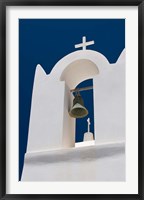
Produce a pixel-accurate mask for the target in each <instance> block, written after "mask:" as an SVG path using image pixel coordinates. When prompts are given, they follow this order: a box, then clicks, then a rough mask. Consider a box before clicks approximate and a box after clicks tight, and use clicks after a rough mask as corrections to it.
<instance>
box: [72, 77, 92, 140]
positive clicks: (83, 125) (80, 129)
mask: <svg viewBox="0 0 144 200" xmlns="http://www.w3.org/2000/svg"><path fill="white" fill-rule="evenodd" d="M87 86H93V80H92V79H88V80H85V81H83V82H81V83H80V84H79V85H77V87H76V88H83V87H87ZM80 94H81V96H82V98H83V100H84V106H85V107H86V108H87V110H88V115H87V116H86V117H83V118H77V119H76V126H75V143H77V142H83V138H84V134H85V133H86V132H87V131H88V123H87V119H88V118H90V132H92V133H93V137H94V99H93V89H90V90H84V91H81V92H80Z"/></svg>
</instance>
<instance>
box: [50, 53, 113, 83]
mask: <svg viewBox="0 0 144 200" xmlns="http://www.w3.org/2000/svg"><path fill="white" fill-rule="evenodd" d="M81 59H87V60H90V61H91V62H93V63H94V64H95V65H96V66H98V68H99V71H100V72H102V71H103V70H105V68H106V67H107V66H108V65H110V63H109V61H108V60H107V58H106V57H105V56H104V55H102V54H101V53H99V52H97V51H93V50H78V51H74V52H72V53H70V54H68V55H66V56H65V57H63V58H62V59H61V60H59V61H58V62H57V63H56V64H55V66H54V67H53V69H52V70H51V73H50V75H52V76H54V77H55V78H56V79H60V77H61V74H62V73H63V71H64V70H65V69H66V68H67V67H68V66H69V65H70V64H71V63H73V62H74V61H76V60H81Z"/></svg>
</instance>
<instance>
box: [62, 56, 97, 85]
mask: <svg viewBox="0 0 144 200" xmlns="http://www.w3.org/2000/svg"><path fill="white" fill-rule="evenodd" d="M98 73H99V69H98V67H97V65H96V64H95V63H93V62H92V61H91V60H88V59H78V60H76V61H74V62H72V63H70V64H69V65H68V66H67V67H66V68H65V69H64V71H63V72H62V74H61V77H60V80H61V81H65V83H66V84H67V86H68V87H69V88H70V89H74V88H75V87H76V86H77V85H78V84H80V83H81V82H83V81H85V80H87V79H91V78H93V77H94V76H96V75H97V74H98Z"/></svg>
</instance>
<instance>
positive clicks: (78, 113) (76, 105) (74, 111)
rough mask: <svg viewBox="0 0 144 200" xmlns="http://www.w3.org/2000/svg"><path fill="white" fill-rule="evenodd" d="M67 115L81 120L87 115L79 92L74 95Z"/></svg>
mask: <svg viewBox="0 0 144 200" xmlns="http://www.w3.org/2000/svg"><path fill="white" fill-rule="evenodd" d="M69 115H70V116H71V117H74V118H83V117H85V116H87V115H88V110H87V109H86V108H85V107H84V101H83V99H82V97H81V95H80V93H79V92H77V93H76V96H75V98H74V100H73V107H72V108H71V110H70V112H69Z"/></svg>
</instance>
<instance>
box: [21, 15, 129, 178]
mask: <svg viewBox="0 0 144 200" xmlns="http://www.w3.org/2000/svg"><path fill="white" fill-rule="evenodd" d="M83 36H86V38H87V41H90V40H94V41H95V44H94V45H92V46H88V47H87V49H91V50H95V51H98V52H100V53H102V54H103V55H105V57H106V58H107V59H108V60H109V62H110V63H114V62H116V60H117V59H118V57H119V55H120V53H121V52H122V50H123V49H124V48H125V20H124V19H50V20H49V19H19V177H21V173H22V168H23V160H24V154H25V152H26V145H27V136H28V126H29V116H30V106H31V96H32V89H33V80H34V73H35V68H36V65H37V64H41V65H42V67H43V68H44V70H45V72H46V73H47V74H49V73H50V71H51V69H52V68H53V66H54V65H55V64H56V62H58V61H59V60H60V59H61V58H62V57H64V56H65V55H67V54H69V53H71V52H73V51H75V50H77V49H75V48H74V45H75V44H78V43H81V40H82V37H83ZM78 50H79V49H78ZM87 85H92V81H91V80H88V81H85V82H83V83H81V84H80V85H79V87H83V86H87ZM81 95H82V97H83V99H84V103H85V106H86V107H87V109H88V110H89V115H88V116H87V117H90V118H91V131H92V132H94V124H93V121H94V120H93V98H92V95H93V94H92V90H90V91H85V92H81ZM87 117H85V118H83V119H79V120H77V127H76V141H77V142H78V141H82V140H83V134H84V132H86V131H87V122H86V119H87Z"/></svg>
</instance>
